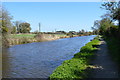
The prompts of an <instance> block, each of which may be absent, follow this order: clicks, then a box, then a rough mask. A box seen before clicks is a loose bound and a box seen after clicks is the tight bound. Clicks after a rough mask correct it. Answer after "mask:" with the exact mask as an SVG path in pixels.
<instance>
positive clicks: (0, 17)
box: [0, 5, 12, 47]
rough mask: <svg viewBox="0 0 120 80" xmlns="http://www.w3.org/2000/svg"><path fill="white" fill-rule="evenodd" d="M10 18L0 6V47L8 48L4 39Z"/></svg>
mask: <svg viewBox="0 0 120 80" xmlns="http://www.w3.org/2000/svg"><path fill="white" fill-rule="evenodd" d="M11 19H12V16H11V15H10V14H9V13H8V11H7V10H6V9H5V8H4V7H3V6H1V5H0V24H1V25H0V31H1V33H2V47H9V42H8V39H7V37H6V35H7V33H8V32H10V28H11V26H12V24H11Z"/></svg>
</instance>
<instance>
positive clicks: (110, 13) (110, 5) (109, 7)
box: [92, 1, 120, 38]
mask: <svg viewBox="0 0 120 80" xmlns="http://www.w3.org/2000/svg"><path fill="white" fill-rule="evenodd" d="M101 8H102V9H105V10H106V14H104V15H102V16H101V20H96V21H95V22H94V25H93V27H92V29H93V31H95V32H96V33H97V34H100V35H103V36H105V37H114V38H120V1H119V2H104V3H103V4H102V5H101ZM115 21H116V22H117V24H116V23H115Z"/></svg>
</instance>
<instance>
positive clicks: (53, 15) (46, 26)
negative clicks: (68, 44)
mask: <svg viewBox="0 0 120 80" xmlns="http://www.w3.org/2000/svg"><path fill="white" fill-rule="evenodd" d="M2 5H3V6H4V7H5V8H6V9H7V10H8V12H9V13H10V14H11V15H12V16H13V20H12V21H25V22H28V23H30V25H31V28H32V30H31V32H34V31H36V30H38V29H39V23H40V24H41V32H53V31H55V30H56V31H59V30H62V31H66V32H68V31H79V30H81V29H84V30H85V31H91V27H92V26H93V24H94V21H95V20H100V19H101V18H100V16H101V15H103V14H104V13H105V10H103V9H101V8H100V6H101V2H3V3H2Z"/></svg>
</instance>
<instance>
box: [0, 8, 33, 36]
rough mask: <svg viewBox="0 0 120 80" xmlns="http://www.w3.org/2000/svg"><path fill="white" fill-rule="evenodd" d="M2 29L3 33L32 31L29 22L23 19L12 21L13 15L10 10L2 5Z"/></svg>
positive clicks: (0, 18) (0, 22) (0, 20)
mask: <svg viewBox="0 0 120 80" xmlns="http://www.w3.org/2000/svg"><path fill="white" fill-rule="evenodd" d="M0 8H1V10H0V13H1V15H0V24H1V26H0V30H1V33H3V34H6V33H11V34H15V33H30V30H31V27H30V23H28V22H22V21H14V22H12V21H11V20H12V19H13V17H12V16H11V15H10V14H9V12H8V11H7V10H6V9H5V8H2V6H1V7H0Z"/></svg>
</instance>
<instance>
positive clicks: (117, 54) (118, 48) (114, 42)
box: [105, 37, 120, 67]
mask: <svg viewBox="0 0 120 80" xmlns="http://www.w3.org/2000/svg"><path fill="white" fill-rule="evenodd" d="M105 40H106V42H107V45H108V49H109V53H110V54H111V57H112V58H113V60H115V61H116V62H117V63H118V65H119V67H120V41H119V39H115V38H113V37H110V38H105Z"/></svg>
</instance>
